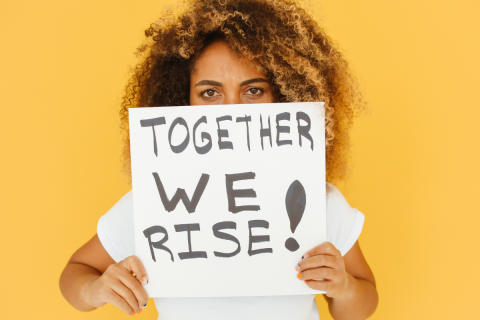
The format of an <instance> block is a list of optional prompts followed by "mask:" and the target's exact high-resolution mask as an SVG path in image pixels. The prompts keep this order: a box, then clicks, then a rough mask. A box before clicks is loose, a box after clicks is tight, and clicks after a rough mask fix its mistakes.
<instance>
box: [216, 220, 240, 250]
mask: <svg viewBox="0 0 480 320" xmlns="http://www.w3.org/2000/svg"><path fill="white" fill-rule="evenodd" d="M212 229H213V234H214V236H215V237H217V238H219V239H223V240H230V241H233V242H235V243H236V244H237V249H236V250H235V251H233V252H230V253H223V252H217V251H214V252H213V254H214V255H215V257H222V258H230V257H234V256H236V255H237V254H238V253H239V252H240V241H238V239H237V238H235V237H234V236H232V235H231V234H228V233H225V232H220V230H222V229H233V230H236V229H237V224H236V223H235V222H233V221H223V222H219V223H216V224H214V225H213V227H212Z"/></svg>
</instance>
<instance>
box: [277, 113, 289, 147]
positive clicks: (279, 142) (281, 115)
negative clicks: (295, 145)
mask: <svg viewBox="0 0 480 320" xmlns="http://www.w3.org/2000/svg"><path fill="white" fill-rule="evenodd" d="M282 120H287V121H290V112H283V113H279V114H277V118H276V121H277V146H283V145H286V144H292V140H280V133H282V132H283V133H290V127H288V126H281V125H280V121H282Z"/></svg>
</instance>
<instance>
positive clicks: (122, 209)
mask: <svg viewBox="0 0 480 320" xmlns="http://www.w3.org/2000/svg"><path fill="white" fill-rule="evenodd" d="M133 232H134V230H133V193H132V191H131V190H130V191H129V192H127V193H126V194H125V195H124V196H123V197H122V198H120V200H118V201H117V203H115V204H114V205H113V207H112V208H111V209H110V210H108V211H107V212H106V213H105V214H104V215H103V216H102V217H100V220H98V225H97V235H98V238H99V239H100V242H101V243H102V245H103V247H104V248H105V250H106V251H107V252H108V254H109V255H110V256H111V257H112V259H113V260H115V261H117V262H118V261H121V260H123V259H125V258H126V257H128V256H131V255H132V254H134V253H135V238H134V233H133Z"/></svg>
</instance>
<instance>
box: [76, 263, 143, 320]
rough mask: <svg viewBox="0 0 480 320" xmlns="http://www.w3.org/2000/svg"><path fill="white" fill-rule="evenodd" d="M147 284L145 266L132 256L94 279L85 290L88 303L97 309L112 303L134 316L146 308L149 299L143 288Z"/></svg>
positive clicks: (111, 266) (113, 265)
mask: <svg viewBox="0 0 480 320" xmlns="http://www.w3.org/2000/svg"><path fill="white" fill-rule="evenodd" d="M134 275H135V276H134ZM147 283H148V278H147V272H146V271H145V268H144V267H143V263H142V262H141V261H140V259H139V258H137V257H136V256H130V257H128V258H126V259H125V260H122V261H120V262H118V263H116V264H112V265H110V266H109V267H108V268H107V269H106V270H105V272H104V273H103V274H102V275H101V276H100V277H99V278H96V279H92V280H91V281H90V283H89V284H88V285H86V286H85V301H86V302H87V303H88V304H90V305H91V306H93V307H96V308H98V307H101V306H104V305H105V304H106V303H110V304H113V305H114V306H117V307H118V308H120V309H121V310H123V311H124V312H125V313H126V314H129V315H132V316H133V315H135V313H140V312H142V308H145V307H146V304H147V301H148V295H147V292H146V291H145V288H144V287H143V285H142V284H144V285H145V284H147Z"/></svg>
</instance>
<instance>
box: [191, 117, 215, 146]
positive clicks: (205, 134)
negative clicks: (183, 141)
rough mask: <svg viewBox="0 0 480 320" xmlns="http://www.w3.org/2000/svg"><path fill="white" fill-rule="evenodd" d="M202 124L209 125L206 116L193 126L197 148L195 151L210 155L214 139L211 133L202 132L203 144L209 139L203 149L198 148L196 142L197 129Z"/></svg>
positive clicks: (194, 143)
mask: <svg viewBox="0 0 480 320" xmlns="http://www.w3.org/2000/svg"><path fill="white" fill-rule="evenodd" d="M200 123H207V117H205V116H203V117H201V118H200V119H198V121H197V122H196V123H195V125H194V126H193V145H194V146H195V150H196V151H197V153H198V154H205V153H208V151H210V149H212V137H211V136H210V134H209V133H207V132H202V134H201V137H202V142H204V140H205V139H207V140H208V143H207V144H206V145H204V146H203V147H198V146H197V142H196V140H195V132H196V131H197V127H198V126H199V125H200Z"/></svg>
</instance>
